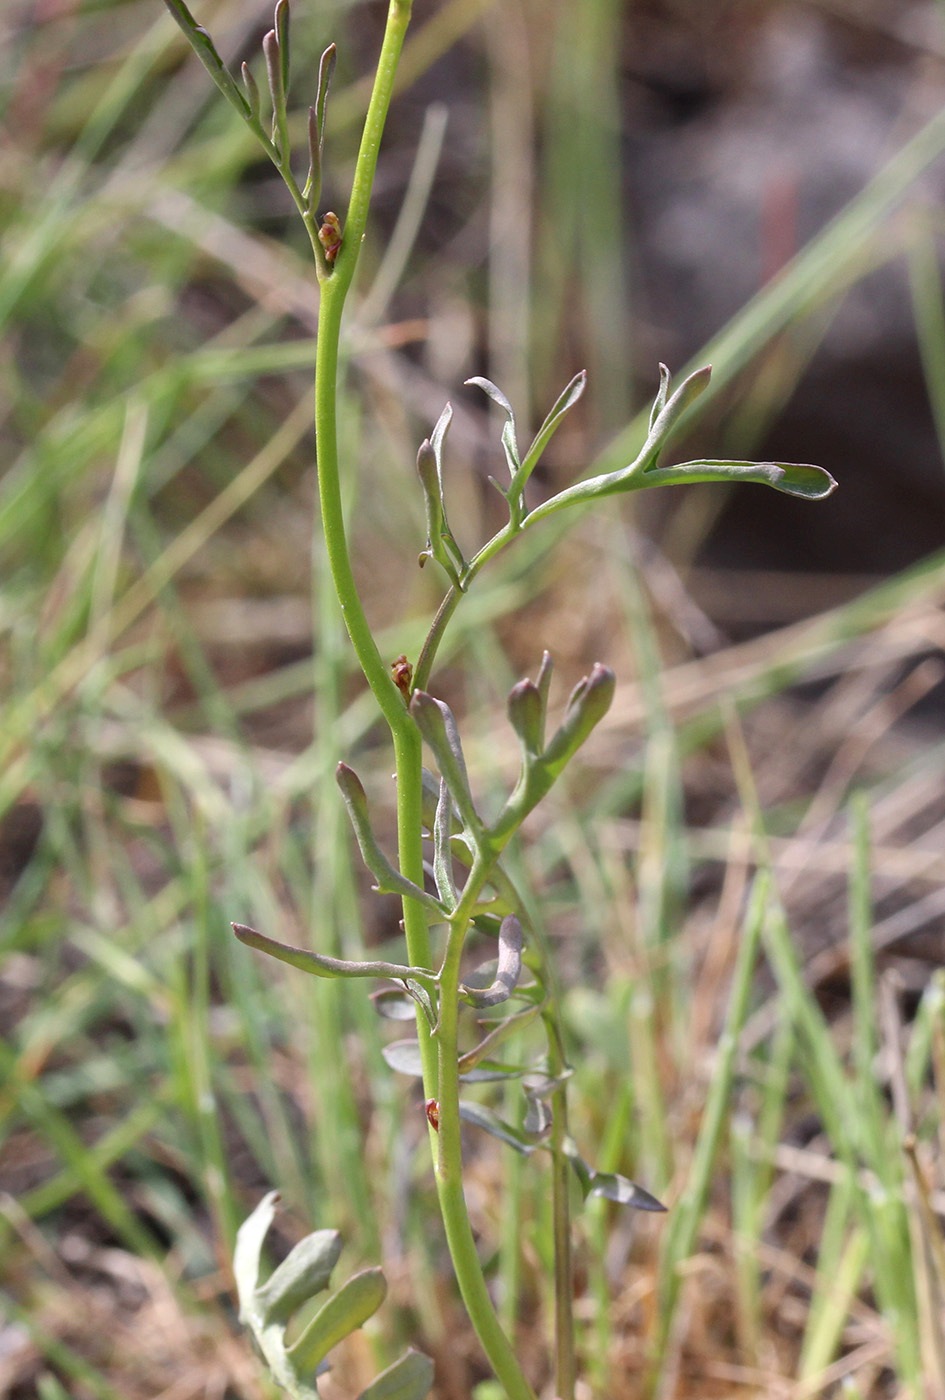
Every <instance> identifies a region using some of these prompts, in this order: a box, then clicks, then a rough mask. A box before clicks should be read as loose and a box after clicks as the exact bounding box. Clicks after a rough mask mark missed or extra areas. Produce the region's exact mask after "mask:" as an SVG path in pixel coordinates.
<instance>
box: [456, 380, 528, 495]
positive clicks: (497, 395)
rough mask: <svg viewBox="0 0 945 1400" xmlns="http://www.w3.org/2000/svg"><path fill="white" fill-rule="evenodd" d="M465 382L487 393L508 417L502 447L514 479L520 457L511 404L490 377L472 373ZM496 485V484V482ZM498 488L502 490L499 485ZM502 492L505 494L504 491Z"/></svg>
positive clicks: (519, 466) (518, 468)
mask: <svg viewBox="0 0 945 1400" xmlns="http://www.w3.org/2000/svg"><path fill="white" fill-rule="evenodd" d="M466 383H467V384H475V385H476V387H477V388H479V389H481V390H482V391H483V393H484V394H488V396H489V398H490V399H491V400H492V402H493V403H494V404H497V405H498V406H499V408H501V410H502V412H503V413H504V414H505V415H506V417H507V419H508V422H507V423H506V424H505V427H504V428H503V429H502V447H503V448H504V450H505V458H506V461H507V462H508V466H509V475H510V476H511V477H512V479H513V480H514V479H515V476H516V474H517V473H518V472H519V471H520V470H521V466H522V459H521V455H520V454H519V450H518V440H517V438H516V436H515V414H514V412H513V411H512V405H511V404H510V403H509V401H508V399H507V398H506V397H505V395H504V394H503V392H502V390H501V389H500V388H499V387H498V385H497V384H493V382H492V380H491V379H484V378H483V377H482V375H479V374H477V375H474V376H473V378H472V379H467V380H466ZM496 485H498V482H497V483H496ZM499 490H500V491H501V490H502V488H501V486H500V487H499ZM502 494H503V495H505V492H503V493H502Z"/></svg>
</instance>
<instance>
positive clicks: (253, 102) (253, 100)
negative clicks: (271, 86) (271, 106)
mask: <svg viewBox="0 0 945 1400" xmlns="http://www.w3.org/2000/svg"><path fill="white" fill-rule="evenodd" d="M240 74H241V75H242V78H243V86H244V88H245V89H246V100H247V102H248V103H249V110H250V114H251V116H252V118H253V120H254V121H256V122H258V121H259V113H260V111H261V109H262V99H261V98H260V96H259V86H258V84H257V82H256V79H255V78H254V77H253V75H252V73H251V71H250V67H249V64H248V63H243V64H241V65H240Z"/></svg>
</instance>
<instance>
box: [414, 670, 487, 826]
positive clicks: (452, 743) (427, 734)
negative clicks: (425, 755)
mask: <svg viewBox="0 0 945 1400" xmlns="http://www.w3.org/2000/svg"><path fill="white" fill-rule="evenodd" d="M410 713H411V714H412V715H413V717H414V720H415V721H416V724H417V728H418V729H419V730H420V733H421V734H422V735H423V737H424V739H425V740H426V741H427V743H428V744H429V746H430V748H431V749H432V750H433V754H434V756H435V758H436V761H437V764H438V766H439V769H440V776H441V778H443V779H444V780H445V781H446V785H447V787H448V788H449V792H450V796H451V797H452V799H453V802H454V803H455V804H456V808H457V810H458V812H459V815H460V820H461V821H462V823H463V825H464V827H465V828H466V831H467V833H469V834H470V835H475V834H478V833H480V832H481V831H482V822H481V820H480V818H479V814H478V813H477V811H476V808H475V805H474V803H473V799H472V793H471V792H470V790H469V778H468V776H467V773H466V760H465V758H464V757H463V748H462V744H461V742H460V738H459V731H458V729H457V728H456V720H455V717H454V715H453V712H452V710H451V709H450V707H449V705H446V704H444V702H443V701H442V700H436V699H434V697H433V696H432V695H428V694H427V693H426V691H423V690H415V691H414V693H413V695H412V697H411V700H410Z"/></svg>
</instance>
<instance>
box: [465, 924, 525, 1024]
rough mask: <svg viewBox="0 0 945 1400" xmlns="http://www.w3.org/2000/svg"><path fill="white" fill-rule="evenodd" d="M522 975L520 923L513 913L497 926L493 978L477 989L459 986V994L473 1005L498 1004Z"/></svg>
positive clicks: (512, 990)
mask: <svg viewBox="0 0 945 1400" xmlns="http://www.w3.org/2000/svg"><path fill="white" fill-rule="evenodd" d="M521 975H522V925H521V924H520V923H519V921H518V919H517V918H516V917H515V915H514V914H509V915H508V916H507V917H506V918H504V919H503V920H502V923H501V926H500V928H499V958H498V962H497V964H496V970H495V980H494V981H493V982H492V984H491V985H490V986H489V987H487V988H486V989H485V991H478V990H477V989H476V988H475V987H470V986H468V985H464V986H460V988H459V990H460V994H461V995H462V996H463V997H464V998H465V999H466V1000H467V1001H468V1002H470V1003H471V1004H472V1005H473V1006H498V1005H500V1003H502V1002H503V1001H508V999H509V997H510V996H511V995H512V993H513V992H514V991H515V987H516V985H517V983H518V979H519V977H521Z"/></svg>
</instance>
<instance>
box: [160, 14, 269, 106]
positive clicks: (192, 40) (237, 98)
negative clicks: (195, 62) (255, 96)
mask: <svg viewBox="0 0 945 1400" xmlns="http://www.w3.org/2000/svg"><path fill="white" fill-rule="evenodd" d="M164 4H165V5H166V6H167V9H168V10H169V12H170V14H171V16H172V17H173V19H174V20H175V21H176V23H177V24H178V25H179V26H180V29H181V31H182V32H183V34H184V37H185V38H186V40H187V42H188V43H189V44H190V47H191V48H192V49H193V51H194V53H195V54H196V55H197V57H198V58H199V59H200V62H201V63H202V64H203V66H204V68H206V70H207V72H208V73H209V74H210V77H211V78H212V79H213V81H214V83H215V84H216V85H217V87H218V88H219V89H220V91H221V92H222V93H223V96H224V97H225V98H226V100H227V102H229V104H230V106H231V107H235V108H236V110H237V112H239V114H240V116H241V117H242V118H243V119H244V120H245V119H246V118H247V117H248V116H251V112H250V108H249V103H248V102H247V100H246V98H245V97H244V96H243V94H242V93H241V92H240V90H239V88H238V87H237V85H236V82H235V80H234V79H233V77H232V76H231V74H230V72H229V69H228V68H227V66H226V64H225V63H224V62H223V59H222V58H221V57H220V55H219V54H218V53H217V50H216V48H215V46H214V43H213V40H212V39H211V38H210V35H209V34H208V33H207V31H206V29H204V28H203V26H202V25H200V24H198V23H197V21H196V20H195V19H194V17H193V15H192V14H191V13H190V11H189V10H188V8H187V6H186V5H185V3H184V0H164Z"/></svg>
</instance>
